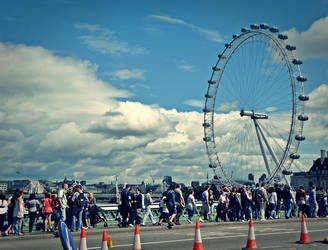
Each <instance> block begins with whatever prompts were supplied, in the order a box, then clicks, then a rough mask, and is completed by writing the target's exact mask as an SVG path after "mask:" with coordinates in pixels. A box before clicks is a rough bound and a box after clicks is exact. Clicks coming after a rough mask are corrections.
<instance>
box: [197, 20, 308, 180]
mask: <svg viewBox="0 0 328 250" xmlns="http://www.w3.org/2000/svg"><path fill="white" fill-rule="evenodd" d="M232 37H233V39H232V41H231V42H230V43H226V44H225V49H224V50H223V52H222V53H221V54H219V55H218V61H217V63H216V64H215V65H214V66H213V67H212V75H211V78H210V80H209V81H208V89H207V92H206V94H205V98H206V101H205V107H204V109H203V112H204V123H203V127H204V138H203V140H204V142H205V144H206V150H207V155H208V158H209V167H210V168H211V169H213V171H214V174H215V176H214V177H215V178H217V179H219V178H221V182H223V183H227V184H230V185H232V184H233V183H234V180H233V179H236V178H237V179H238V178H239V179H245V177H247V174H248V173H254V174H263V173H265V175H266V181H267V182H268V183H273V182H278V181H280V180H284V181H285V182H287V183H288V181H287V178H286V176H285V175H284V174H283V173H286V172H287V173H288V172H290V171H291V170H292V169H291V168H292V163H293V161H294V160H297V159H299V158H300V155H299V154H298V148H299V144H300V142H301V141H304V140H305V136H304V135H303V123H304V122H305V121H307V120H308V116H307V115H305V113H304V103H305V102H306V101H308V100H309V97H308V96H306V95H304V85H303V84H304V82H306V80H307V79H306V77H305V76H303V75H302V73H301V69H300V65H301V64H302V61H301V60H300V59H298V58H295V56H294V53H295V50H296V47H295V46H293V45H291V44H289V43H288V36H287V35H286V34H281V33H279V30H278V28H277V27H270V26H269V25H267V24H261V25H257V24H252V25H250V28H242V29H241V33H240V34H235V35H233V36H232Z"/></svg>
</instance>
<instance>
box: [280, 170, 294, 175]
mask: <svg viewBox="0 0 328 250" xmlns="http://www.w3.org/2000/svg"><path fill="white" fill-rule="evenodd" d="M281 173H282V174H283V175H291V174H292V173H293V172H292V171H287V170H283V171H282V172H281Z"/></svg>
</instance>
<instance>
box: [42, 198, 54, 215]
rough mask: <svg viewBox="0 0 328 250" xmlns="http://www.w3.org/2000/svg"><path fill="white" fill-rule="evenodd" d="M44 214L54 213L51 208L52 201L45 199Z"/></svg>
mask: <svg viewBox="0 0 328 250" xmlns="http://www.w3.org/2000/svg"><path fill="white" fill-rule="evenodd" d="M42 211H43V213H52V208H51V199H49V198H44V199H43V209H42Z"/></svg>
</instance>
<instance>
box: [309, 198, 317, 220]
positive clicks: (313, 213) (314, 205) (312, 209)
mask: <svg viewBox="0 0 328 250" xmlns="http://www.w3.org/2000/svg"><path fill="white" fill-rule="evenodd" d="M318 209H319V208H318V203H317V202H316V201H315V202H313V203H310V217H317V216H318Z"/></svg>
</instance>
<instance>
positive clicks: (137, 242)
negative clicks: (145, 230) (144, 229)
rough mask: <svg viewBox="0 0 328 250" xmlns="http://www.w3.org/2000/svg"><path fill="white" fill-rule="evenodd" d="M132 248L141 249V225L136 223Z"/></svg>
mask: <svg viewBox="0 0 328 250" xmlns="http://www.w3.org/2000/svg"><path fill="white" fill-rule="evenodd" d="M132 250H141V243H140V233H139V225H136V227H135V229H134V239H133V249H132Z"/></svg>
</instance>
